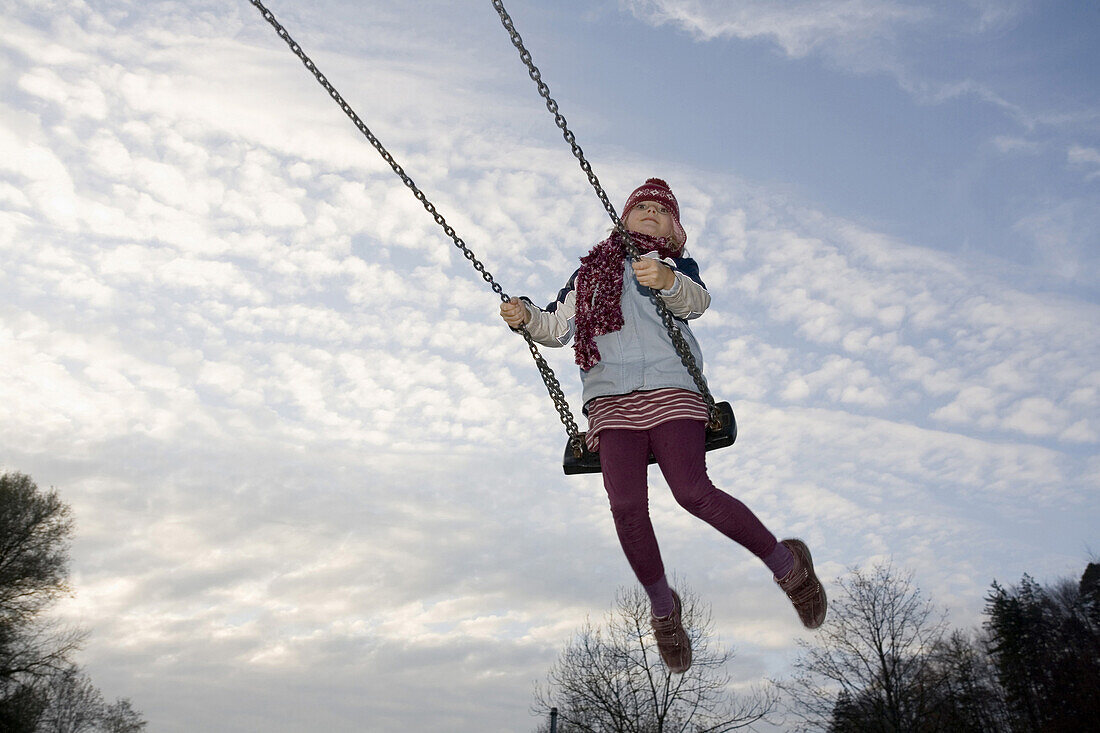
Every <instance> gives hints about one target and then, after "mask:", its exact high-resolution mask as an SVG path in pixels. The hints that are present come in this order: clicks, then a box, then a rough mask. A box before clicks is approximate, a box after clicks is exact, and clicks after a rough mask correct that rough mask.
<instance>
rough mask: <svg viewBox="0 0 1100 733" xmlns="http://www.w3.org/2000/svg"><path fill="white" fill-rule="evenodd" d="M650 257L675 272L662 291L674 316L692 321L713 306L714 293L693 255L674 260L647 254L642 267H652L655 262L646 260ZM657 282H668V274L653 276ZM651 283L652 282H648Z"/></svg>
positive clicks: (662, 266) (672, 272)
mask: <svg viewBox="0 0 1100 733" xmlns="http://www.w3.org/2000/svg"><path fill="white" fill-rule="evenodd" d="M646 259H649V260H650V261H651V262H652V263H653V264H656V265H657V266H658V267H660V268H665V270H666V271H667V272H670V273H671V275H672V278H673V279H672V284H671V285H669V286H668V287H666V288H661V289H660V290H658V292H659V293H660V295H661V300H663V301H664V302H665V305H667V306H668V308H669V310H670V311H672V315H674V316H676V317H677V318H680V319H683V320H691V319H692V318H698V317H699V316H701V315H703V312H704V311H706V309H707V308H708V307H709V306H710V293H709V292H708V291H707V287H706V285H704V284H703V281H702V279H700V277H699V265H697V264H696V262H695V260H693V259H692V258H690V257H676V258H674V259H664V260H662V259H658V258H657V257H655V256H652V257H651V256H650V255H646V256H643V258H642V260H643V264H642V267H644V268H646V269H650V268H651V267H652V265H650V264H649V263H646V262H645V260H646ZM634 265H635V267H634V270H635V272H637V271H638V269H639V263H634ZM652 280H653V282H655V283H658V284H665V283H666V282H667V281H668V280H667V276H665V275H663V274H657V275H655V276H653V277H652ZM644 284H648V283H644Z"/></svg>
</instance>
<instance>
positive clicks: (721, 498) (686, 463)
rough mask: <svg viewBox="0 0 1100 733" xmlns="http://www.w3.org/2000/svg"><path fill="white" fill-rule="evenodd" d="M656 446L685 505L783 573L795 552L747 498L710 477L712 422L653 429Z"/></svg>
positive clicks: (666, 473) (679, 422)
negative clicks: (708, 426)
mask: <svg viewBox="0 0 1100 733" xmlns="http://www.w3.org/2000/svg"><path fill="white" fill-rule="evenodd" d="M649 433H650V449H651V450H652V451H653V455H654V456H655V457H656V458H657V464H658V465H659V466H660V467H661V473H663V474H664V476H665V480H666V481H668V485H669V487H670V488H671V489H672V494H673V496H675V497H676V501H677V502H679V504H680V506H682V507H684V508H685V509H687V510H688V511H689V512H691V513H692V514H694V515H695V516H697V517H699V518H700V519H702V520H703V521H705V522H707V523H708V524H710V525H711V526H712V527H714V528H715V529H717V530H718V531H719V532H721V533H722V534H724V535H726V536H727V537H729V538H730V539H732V540H733V541H735V542H738V543H740V544H741V545H743V546H744V547H745V548H746V549H748V550H749V551H750V552H752V553H753V554H754V555H756V556H757V557H759V558H760V559H761V560H763V561H764V562H765V563H767V565H768V567H769V568H771V570H772V573H773V574H775V575H776V576H777V577H783V575H785V574H786V572H787V571H788V570H790V566H791V564H793V557H792V556H791V554H790V552H789V551H788V550H787V548H786V547H784V546H783V545H780V544H778V543H777V541H776V539H775V535H773V534H772V533H771V532H769V531H768V528H767V527H765V526H764V524H763V523H762V522H761V521H760V520H759V519H758V518H757V517H756V515H755V514H753V513H752V511H751V510H750V509H749V508H748V507H747V506H745V505H744V504H743V503H741V502H740V501H738V500H737V499H735V498H733V497H732V496H730V495H729V494H727V493H725V492H724V491H720V490H719V489H718V488H716V487H715V486H714V484H713V483H712V482H711V480H710V478H709V477H708V476H707V466H706V425H705V424H704V423H702V422H700V421H697V420H672V421H670V422H666V423H664V424H662V425H658V426H657V427H656V428H654V429H652V430H650V431H649Z"/></svg>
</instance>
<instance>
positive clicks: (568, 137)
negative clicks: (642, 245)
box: [492, 0, 721, 449]
mask: <svg viewBox="0 0 1100 733" xmlns="http://www.w3.org/2000/svg"><path fill="white" fill-rule="evenodd" d="M492 3H493V8H494V9H496V11H497V15H498V16H500V22H501V25H503V26H504V30H506V31H508V36H509V38H511V40H512V45H513V46H515V47H516V50H517V51H518V52H519V58H520V61H522V62H523V65H524V66H526V67H527V75H528V76H530V77H531V80H532V81H533V82H535V85H536V86H537V87H538V92H539V96H541V97H542V98H543V100H544V101H545V102H546V109H547V110H549V112H550V114H552V115H553V116H554V123H555V124H556V125H557V126H558V129H559V130H561V133H562V137H563V138H565V141H566V142H567V143H569V148H570V150H572V151H573V157H575V158H576V159H577V162H578V163H579V164H580V167H581V170H582V171H584V173H585V175H586V176H588V182H589V183H590V184H591V185H592V188H593V189H594V190H595V191H596V196H598V197H599V199H600V202H601V203H602V204H603V207H604V209H605V210H606V211H607V214H608V216H610V217H611V221H612V222H613V223H614V225H615V231H616V233H619V234H621V235H622V237H623V243H624V245H625V247H626V251H627V254H628V255H629V257H630V260H631V261H632V262H637V261H638V260H639V259H641V252H640V250H639V249H638V247H637V246H636V245H635V244H634V240H633V239H632V238H631V236H630V233H629V232H628V231H627V229H626V227H625V226H623V222H622V220H621V219H620V218H619V215H618V213H617V212H616V211H615V206H614V205H613V204H612V203H611V200H610V199H609V198H608V196H607V192H606V191H604V188H603V186H602V185H601V184H600V179H599V178H598V177H597V176H596V173H595V171H593V170H592V164H591V163H589V162H588V159H587V158H586V157H585V155H584V151H583V150H581V146H580V145H579V144H578V143H577V138H576V135H574V134H573V131H572V130H570V129H569V124H568V123H567V122H566V119H565V115H563V114H562V113H561V111H560V110H559V108H558V103H557V101H555V100H554V98H553V97H551V96H550V87H549V86H547V84H546V82H544V81H543V80H542V72H541V71H539V68H538V67H537V66H535V62H534V61H533V59H532V57H531V52H530V51H528V50H527V47H526V46H525V45H524V43H523V38H522V37H521V36H520V34H519V31H517V30H516V26H515V24H514V23H513V22H512V16H510V15H509V14H508V11H507V10H505V8H504V2H503V0H492ZM651 291H652V293H653V300H654V302H655V303H656V307H657V313H658V315H659V316H660V318H661V321H662V322H663V323H664V326H665V330H667V331H668V335H669V338H670V339H672V344H673V346H675V348H676V353H677V354H678V355H679V357H680V361H681V362H682V363H683V365H684V367H686V368H687V370H688V374H690V375H691V378H692V380H694V382H695V386H696V387H698V388H699V392H700V393H701V394H702V397H703V401H704V402H705V403H706V405H707V412H708V413H709V414H710V422H709V424H708V425H709V427H710V428H712V429H715V430H717V429H718V428H719V427H720V426H721V419H720V417H719V412H718V406H717V404H716V403H715V401H714V396H713V395H712V394H711V393H710V388H709V387H708V386H707V382H706V379H705V378H704V377H703V372H702V370H700V369H699V366H698V365H697V364H696V363H695V356H694V355H693V354H692V353H691V347H690V346H689V345H688V343H687V341H686V340H685V339H684V335H683V333H682V332H681V330H680V328H679V326H677V325H676V322H675V320H674V316H673V315H672V311H671V310H670V309H669V307H668V305H667V304H666V303H665V302H664V300H663V299H662V298H661V297H660V296H659V295H657V289H656V288H651ZM574 449H575V446H574Z"/></svg>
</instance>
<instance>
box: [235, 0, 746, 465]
mask: <svg viewBox="0 0 1100 733" xmlns="http://www.w3.org/2000/svg"><path fill="white" fill-rule="evenodd" d="M250 2H251V3H252V5H253V6H254V7H255V8H256V9H257V10H258V11H260V14H261V15H262V16H263V18H264V20H266V21H267V22H268V23H269V24H270V25H271V27H272V28H274V29H275V32H276V33H277V34H278V35H279V37H280V38H282V39H283V41H285V42H286V44H287V46H289V47H290V50H291V51H292V52H293V53H294V55H295V56H297V57H298V59H299V60H300V61H301V62H302V64H304V65H305V67H306V68H307V69H309V71H310V73H312V74H313V76H314V78H315V79H316V80H317V83H318V84H320V85H321V86H322V87H323V88H324V90H325V91H326V92H328V94H329V96H330V97H332V99H333V100H334V101H335V102H336V103H337V104H338V105H339V106H340V109H342V110H343V111H344V114H345V115H347V116H348V119H350V120H351V121H352V123H354V125H355V127H356V128H357V129H358V130H359V131H360V132H361V133H363V136H364V137H366V138H367V141H368V142H370V144H371V145H372V146H373V147H374V149H375V150H376V151H378V154H379V155H381V156H382V159H383V160H385V161H386V162H387V163H388V164H389V165H390V168H391V169H393V172H394V173H395V174H397V176H398V177H399V178H400V179H401V182H402V183H404V184H405V186H406V187H407V188H408V189H409V190H410V191H412V193H413V196H414V197H415V198H416V200H417V201H419V202H420V203H421V205H422V206H423V207H424V209H425V211H427V212H428V213H429V214H430V215H431V216H432V218H433V219H435V222H436V224H438V225H439V226H440V227H441V228H442V229H443V231H444V233H445V234H446V235H447V236H448V237H450V238H451V241H452V242H454V245H455V247H457V248H458V249H459V250H460V251H461V252H462V254H463V256H464V257H465V258H466V259H467V260H469V262H470V264H471V265H472V266H473V268H474V270H476V271H477V272H478V273H480V275H481V277H482V279H484V280H485V282H487V283H488V284H489V286H490V287H491V288H492V290H493V292H494V293H496V294H497V295H498V296H500V299H501V302H508V301H509V300H511V297H510V296H509V295H508V294H507V293H505V292H504V289H503V288H502V287H501V286H500V284H499V283H497V281H496V279H495V278H494V277H493V275H492V273H490V272H489V271H488V270H486V269H485V265H483V264H482V263H481V261H480V260H478V258H477V256H476V255H475V254H474V253H473V251H472V250H471V249H470V248H469V247H468V246H467V245H466V243H465V242H464V241H463V240H462V238H461V237H459V236H458V235H457V234H456V233H455V230H454V228H453V227H452V226H451V225H450V224H448V223H447V220H446V219H444V218H443V215H442V214H440V213H439V211H438V210H437V209H436V207H435V205H434V204H433V203H432V202H431V201H429V200H428V197H427V196H426V195H425V194H424V192H423V191H421V190H420V188H419V187H418V186H417V185H416V183H415V182H413V180H412V178H410V177H409V176H408V174H406V173H405V170H404V169H403V168H402V167H401V166H400V165H399V164H398V163H397V161H396V160H394V157H393V156H392V155H391V154H390V152H389V151H388V150H386V148H385V147H384V146H383V145H382V143H381V141H380V140H379V139H378V138H377V137H375V135H374V133H372V132H371V131H370V128H368V127H367V125H366V123H364V122H363V120H362V119H360V118H359V115H358V114H356V113H355V110H353V109H352V108H351V105H349V104H348V103H347V102H346V101H344V98H343V97H342V96H341V95H340V93H339V92H338V91H336V88H335V87H333V86H332V84H331V83H329V81H328V79H327V78H325V75H324V74H322V73H321V71H320V70H319V69H318V68H317V66H316V64H314V63H313V60H312V59H310V58H309V56H307V55H306V54H305V52H304V51H302V47H301V46H299V45H298V43H297V42H296V41H295V40H294V39H293V38H291V37H290V34H289V33H287V31H286V29H285V28H284V27H283V26H282V25H281V24H280V23H279V21H278V20H276V18H275V16H274V15H273V14H272V13H271V11H270V10H268V9H267V8H266V7H264V5H263V3H262V2H261V1H260V0H250ZM492 3H493V8H494V9H495V10H496V11H497V15H499V16H500V22H501V24H502V25H503V26H504V29H505V30H506V31H508V35H509V37H510V38H511V40H512V45H513V46H515V47H516V50H517V51H518V52H519V54H520V61H522V62H523V64H524V65H525V66H526V67H527V73H528V75H529V76H530V77H531V80H532V81H534V82H535V84H536V85H537V86H538V92H539V95H540V96H541V97H542V98H543V99H544V100H545V101H546V109H547V110H549V111H550V113H551V114H552V115H553V116H554V122H555V123H556V124H557V126H558V129H560V130H561V131H562V136H563V137H564V138H565V141H566V142H567V143H569V147H570V149H571V150H572V152H573V156H574V157H575V158H576V159H577V161H578V163H579V164H580V166H581V170H582V171H584V173H585V175H587V176H588V182H589V183H590V184H591V185H592V187H593V189H594V190H595V192H596V195H597V196H598V197H599V199H600V202H601V203H603V207H604V209H605V210H606V211H607V214H608V216H610V217H611V221H612V222H613V223H614V226H615V230H616V231H617V232H620V233H622V234H623V235H624V237H625V245H626V251H627V256H628V257H629V258H630V259H631V260H632V261H637V260H638V259H639V258H640V257H641V252H640V251H639V250H638V248H637V247H636V246H635V244H634V240H633V239H632V238H631V237H630V233H629V232H628V231H627V230H626V227H624V226H623V223H622V221H621V220H620V219H619V215H618V213H616V211H615V207H614V206H613V205H612V204H611V201H610V199H608V197H607V193H606V192H605V191H604V189H603V186H601V185H600V181H599V179H598V178H597V177H596V174H595V172H594V171H593V170H592V165H591V164H590V163H589V162H588V160H587V159H586V158H585V157H584V151H582V150H581V147H580V145H578V144H577V140H576V137H575V136H574V134H573V132H572V131H571V130H570V129H569V126H568V124H567V123H566V120H565V117H564V116H563V115H562V114H561V112H559V111H558V103H557V102H556V101H554V99H553V98H552V97H551V96H550V88H549V87H548V86H547V85H546V83H545V82H543V81H542V73H541V72H540V71H539V69H538V67H536V66H535V64H534V62H533V61H532V60H531V53H530V52H529V51H528V50H527V48H526V47H525V46H524V45H523V39H522V38H521V37H520V35H519V32H518V31H516V28H515V25H514V24H513V23H512V18H511V16H509V15H508V12H507V11H506V10H505V9H504V3H503V2H502V0H492ZM653 292H654V294H656V292H657V291H656V290H654V291H653ZM653 300H654V302H655V303H656V308H657V312H658V314H659V315H660V317H661V321H662V322H663V323H664V325H665V330H666V331H667V332H668V336H669V338H670V339H671V340H672V343H673V345H674V346H675V347H676V352H677V354H679V356H680V360H681V361H682V362H683V364H684V367H685V368H686V369H687V370H688V373H689V374H690V375H691V377H692V379H693V380H694V381H695V385H696V387H698V389H699V392H700V394H701V395H702V397H703V401H704V402H705V403H706V405H707V412H708V413H709V415H710V420H709V421H708V422H707V432H706V449H707V450H708V451H709V450H716V449H718V448H725V447H726V446H729V445H733V443H734V441H735V440H736V439H737V421H736V419H735V418H734V415H733V408H732V407H731V406H730V403H728V402H715V400H714V397H713V396H712V395H711V393H710V389H709V388H708V387H707V383H706V380H705V379H704V378H703V374H702V372H701V371H700V370H699V367H698V365H696V363H695V357H694V356H693V355H692V353H691V349H690V348H689V347H688V345H687V342H686V341H685V340H684V337H683V334H682V333H681V332H680V329H679V327H678V326H677V325H676V322H675V317H674V316H673V315H672V312H671V311H670V310H669V309H668V306H666V305H665V303H664V301H663V300H662V299H661V298H659V297H654V298H653ZM513 330H514V331H516V332H517V333H519V334H520V335H522V336H523V338H524V340H525V341H526V342H527V347H528V349H529V350H530V352H531V357H532V358H533V359H534V361H535V366H536V367H537V368H538V370H539V375H540V376H541V377H542V381H543V384H545V385H546V391H547V392H548V393H549V395H550V399H551V400H552V401H553V402H554V407H555V409H557V411H558V417H559V418H560V419H561V422H562V425H563V426H564V427H565V432H566V433H567V435H568V438H567V440H566V445H565V455H564V457H563V459H562V469H563V470H564V472H565V473H566V474H567V475H573V474H578V473H599V472H600V456H599V453H592V452H590V451H589V450H588V449H587V447H586V446H585V442H584V436H585V434H584V433H583V432H580V431H579V430H578V429H577V424H576V422H575V421H574V419H573V413H572V411H571V410H570V409H569V403H568V402H567V401H566V399H565V393H564V392H563V391H562V389H561V384H560V383H559V382H558V378H557V376H556V375H555V374H554V370H553V369H551V368H550V365H549V364H548V363H547V362H546V359H545V358H543V356H542V353H541V352H540V351H539V348H538V346H537V345H536V344H535V342H534V340H533V339H532V338H531V334H530V333H529V332H528V331H527V329H526V328H525V327H522V326H521V327H520V328H518V329H513ZM649 462H650V463H654V462H656V459H655V458H654V457H653V455H652V454H650V456H649Z"/></svg>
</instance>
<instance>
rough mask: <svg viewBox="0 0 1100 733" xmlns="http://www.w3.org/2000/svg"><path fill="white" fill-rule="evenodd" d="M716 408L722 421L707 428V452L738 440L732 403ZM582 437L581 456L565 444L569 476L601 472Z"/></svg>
mask: <svg viewBox="0 0 1100 733" xmlns="http://www.w3.org/2000/svg"><path fill="white" fill-rule="evenodd" d="M715 407H717V408H718V419H719V420H721V424H720V425H719V426H718V427H717V428H712V427H710V426H709V425H708V426H707V450H717V449H719V448H725V447H726V446H730V445H733V442H734V441H735V440H737V420H736V418H734V416H733V408H732V407H731V406H730V403H728V402H719V403H717V404H716V405H715ZM580 435H581V446H582V447H583V452H582V453H581V455H580V456H576V455H574V454H573V445H572V443H570V442H569V441H568V440H567V441H566V442H565V456H564V458H562V464H561V465H562V469H563V470H564V471H565V473H566V475H567V476H572V475H574V474H578V473H599V472H600V454H599V452H598V451H597V452H596V453H592V452H590V451H589V450H588V447H587V446H586V445H585V443H584V433H581V434H580ZM649 462H650V463H656V462H657V459H656V458H654V457H653V454H652V453H650V454H649Z"/></svg>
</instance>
